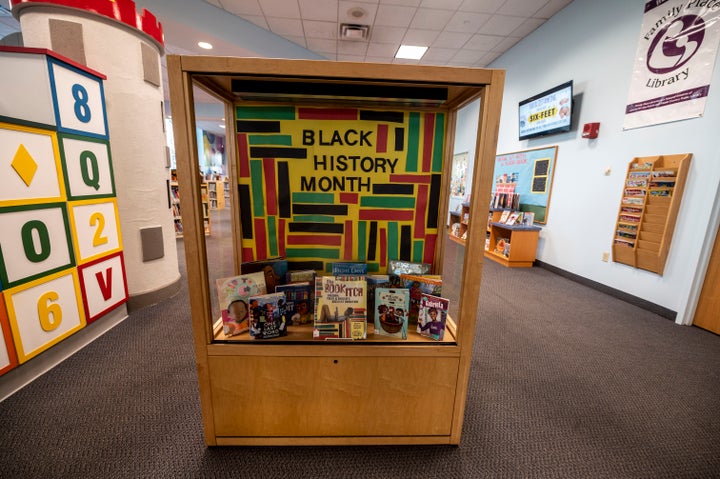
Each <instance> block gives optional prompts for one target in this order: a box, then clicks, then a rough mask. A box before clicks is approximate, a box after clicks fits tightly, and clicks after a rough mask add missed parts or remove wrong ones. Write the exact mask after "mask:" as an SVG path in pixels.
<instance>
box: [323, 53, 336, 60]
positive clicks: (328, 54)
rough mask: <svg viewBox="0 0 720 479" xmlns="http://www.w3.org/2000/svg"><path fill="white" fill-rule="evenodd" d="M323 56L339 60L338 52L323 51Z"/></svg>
mask: <svg viewBox="0 0 720 479" xmlns="http://www.w3.org/2000/svg"><path fill="white" fill-rule="evenodd" d="M322 56H324V57H325V59H327V60H332V61H335V60H337V54H336V53H323V54H322Z"/></svg>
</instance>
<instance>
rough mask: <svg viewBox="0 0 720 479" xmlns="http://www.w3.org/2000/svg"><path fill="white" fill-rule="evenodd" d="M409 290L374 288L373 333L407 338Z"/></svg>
mask: <svg viewBox="0 0 720 479" xmlns="http://www.w3.org/2000/svg"><path fill="white" fill-rule="evenodd" d="M409 306H410V291H408V290H407V289H404V288H403V289H392V288H377V289H376V290H375V312H374V316H375V334H382V335H385V336H392V337H395V338H402V339H407V329H408V317H407V311H408V308H409Z"/></svg>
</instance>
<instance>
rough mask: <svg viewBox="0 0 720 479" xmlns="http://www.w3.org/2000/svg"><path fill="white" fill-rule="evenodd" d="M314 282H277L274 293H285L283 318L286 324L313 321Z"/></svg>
mask: <svg viewBox="0 0 720 479" xmlns="http://www.w3.org/2000/svg"><path fill="white" fill-rule="evenodd" d="M314 291H315V282H314V281H313V282H312V283H311V282H309V281H302V282H297V283H289V284H279V285H277V286H276V287H275V292H276V293H284V294H285V319H286V322H287V325H288V326H290V325H293V324H309V323H312V322H313V318H314V311H315V305H314V300H313V292H314Z"/></svg>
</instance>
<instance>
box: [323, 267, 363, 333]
mask: <svg viewBox="0 0 720 479" xmlns="http://www.w3.org/2000/svg"><path fill="white" fill-rule="evenodd" d="M366 308H367V282H366V280H365V278H363V277H357V276H356V277H339V276H319V277H317V278H315V320H314V323H313V338H314V339H320V340H333V339H335V340H341V339H345V340H357V339H366V338H367V322H366V321H367V310H366Z"/></svg>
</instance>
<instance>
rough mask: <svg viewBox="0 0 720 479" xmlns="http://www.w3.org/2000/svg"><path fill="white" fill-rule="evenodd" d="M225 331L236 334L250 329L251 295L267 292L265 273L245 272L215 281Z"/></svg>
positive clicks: (232, 334)
mask: <svg viewBox="0 0 720 479" xmlns="http://www.w3.org/2000/svg"><path fill="white" fill-rule="evenodd" d="M215 288H216V290H217V294H218V304H219V306H220V314H221V316H222V325H223V333H224V334H225V336H234V335H236V334H240V333H243V332H245V331H247V330H248V329H250V319H249V311H250V309H249V304H250V301H249V300H250V297H251V296H256V295H260V294H265V293H266V288H265V275H264V274H263V273H252V274H243V275H239V276H232V277H229V278H218V279H217V280H216V281H215Z"/></svg>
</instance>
